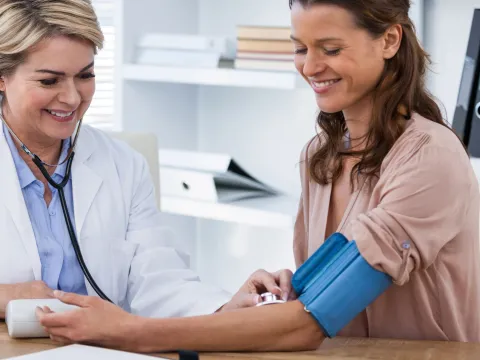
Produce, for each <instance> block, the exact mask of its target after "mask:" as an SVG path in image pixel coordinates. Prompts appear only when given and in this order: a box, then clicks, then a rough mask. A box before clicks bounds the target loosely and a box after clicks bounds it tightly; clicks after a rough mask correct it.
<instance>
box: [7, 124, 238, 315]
mask: <svg viewBox="0 0 480 360" xmlns="http://www.w3.org/2000/svg"><path fill="white" fill-rule="evenodd" d="M2 128H3V127H2V126H0V129H2ZM0 135H1V136H0V169H1V181H0V284H12V283H20V282H26V281H32V280H41V264H40V257H39V255H38V251H37V245H36V241H35V237H34V234H33V230H32V226H31V223H30V219H29V215H28V212H27V208H26V206H25V201H24V198H23V194H22V191H21V188H20V185H19V181H18V176H17V173H16V169H15V165H14V162H13V159H12V156H11V153H10V149H9V147H8V144H7V142H6V139H5V136H4V134H3V130H1V132H0ZM72 189H73V202H74V216H75V225H76V230H77V237H78V240H79V244H80V248H81V250H82V253H83V257H84V259H85V263H86V264H87V267H88V268H89V270H90V273H91V274H92V276H93V278H94V279H95V281H96V282H97V284H98V285H99V287H100V288H101V289H102V291H103V292H104V293H105V294H106V295H107V296H108V297H109V298H110V299H111V300H112V301H113V302H114V303H115V304H117V305H120V306H121V307H123V308H124V309H125V310H127V311H130V312H132V313H134V314H138V315H142V316H149V317H172V316H192V315H199V314H208V313H212V312H214V311H215V310H216V309H218V308H219V307H220V306H222V305H223V304H224V303H226V302H227V301H228V300H229V299H230V296H229V294H227V293H226V292H224V291H222V290H220V289H217V288H214V287H212V286H208V285H206V284H204V283H202V282H200V280H199V279H198V277H197V275H196V274H195V273H194V272H193V271H191V270H190V269H189V267H188V265H187V262H186V261H185V256H184V254H182V253H181V252H180V251H179V250H178V249H176V248H175V245H174V244H172V243H171V240H169V236H165V235H166V233H165V231H166V229H165V228H162V227H161V226H160V225H159V212H158V210H157V208H156V203H155V195H154V187H153V183H152V181H151V178H150V175H149V170H148V166H147V163H146V161H145V159H144V158H143V157H142V156H141V155H140V154H139V153H137V152H135V151H133V150H132V149H131V148H130V147H128V146H127V145H126V144H124V143H121V142H119V141H117V140H113V139H111V138H110V137H108V136H107V135H106V134H104V133H102V132H100V131H99V130H97V129H94V128H91V127H89V126H83V127H82V129H81V132H80V136H79V139H78V143H77V149H76V154H75V158H74V161H73V164H72ZM85 284H86V286H87V290H88V294H89V295H96V293H95V291H94V290H93V289H92V288H91V286H90V284H89V283H88V281H87V280H86V279H85Z"/></svg>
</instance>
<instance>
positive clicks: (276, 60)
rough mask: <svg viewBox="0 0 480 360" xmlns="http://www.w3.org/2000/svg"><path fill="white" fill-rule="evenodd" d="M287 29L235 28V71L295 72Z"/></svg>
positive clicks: (291, 45)
mask: <svg viewBox="0 0 480 360" xmlns="http://www.w3.org/2000/svg"><path fill="white" fill-rule="evenodd" d="M290 33H291V31H290V28H289V27H261V26H237V55H236V58H235V67H236V68H237V69H255V70H273V71H295V66H294V63H293V44H292V42H291V40H290Z"/></svg>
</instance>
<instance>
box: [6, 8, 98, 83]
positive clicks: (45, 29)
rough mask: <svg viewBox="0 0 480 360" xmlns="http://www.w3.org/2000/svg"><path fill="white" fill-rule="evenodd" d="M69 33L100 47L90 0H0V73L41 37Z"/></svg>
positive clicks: (17, 61) (21, 58) (14, 65)
mask: <svg viewBox="0 0 480 360" xmlns="http://www.w3.org/2000/svg"><path fill="white" fill-rule="evenodd" d="M59 35H60V36H62V35H63V36H69V37H72V38H77V39H80V40H86V41H89V42H91V43H92V46H93V47H94V51H95V53H97V50H99V49H101V48H102V47H103V41H104V37H103V33H102V30H101V29H100V25H99V22H98V19H97V16H96V14H95V11H94V9H93V6H92V3H91V1H90V0H0V76H7V75H9V74H11V73H12V72H14V71H15V69H16V68H17V67H18V66H19V65H20V64H22V62H23V61H24V60H25V58H26V56H27V54H28V51H29V50H30V49H31V48H32V47H33V46H35V45H37V44H38V43H39V42H41V41H42V40H44V39H47V38H51V37H54V36H59Z"/></svg>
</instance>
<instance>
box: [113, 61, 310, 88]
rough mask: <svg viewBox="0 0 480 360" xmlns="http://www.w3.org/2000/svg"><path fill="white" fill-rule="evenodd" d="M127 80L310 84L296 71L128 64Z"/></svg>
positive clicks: (262, 85)
mask: <svg viewBox="0 0 480 360" xmlns="http://www.w3.org/2000/svg"><path fill="white" fill-rule="evenodd" d="M122 76H123V78H124V79H125V80H136V81H150V82H166V83H178V84H197V85H217V86H235V87H253V88H270V89H286V90H293V89H299V88H306V87H307V84H306V82H305V80H304V79H302V78H301V77H300V76H299V75H298V74H297V73H295V72H286V71H285V72H279V71H277V72H274V71H257V70H237V69H228V68H218V69H206V68H185V67H170V66H147V65H135V64H126V65H124V66H123V71H122Z"/></svg>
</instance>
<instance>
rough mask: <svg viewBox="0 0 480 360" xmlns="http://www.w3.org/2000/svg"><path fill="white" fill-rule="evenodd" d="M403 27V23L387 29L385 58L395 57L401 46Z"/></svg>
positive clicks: (384, 37)
mask: <svg viewBox="0 0 480 360" xmlns="http://www.w3.org/2000/svg"><path fill="white" fill-rule="evenodd" d="M402 36H403V29H402V25H400V24H395V25H393V26H391V27H389V28H388V29H387V31H385V34H384V35H383V40H384V46H383V57H384V59H391V58H393V57H394V56H395V55H396V54H397V52H398V49H399V48H400V44H401V43H402Z"/></svg>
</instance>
